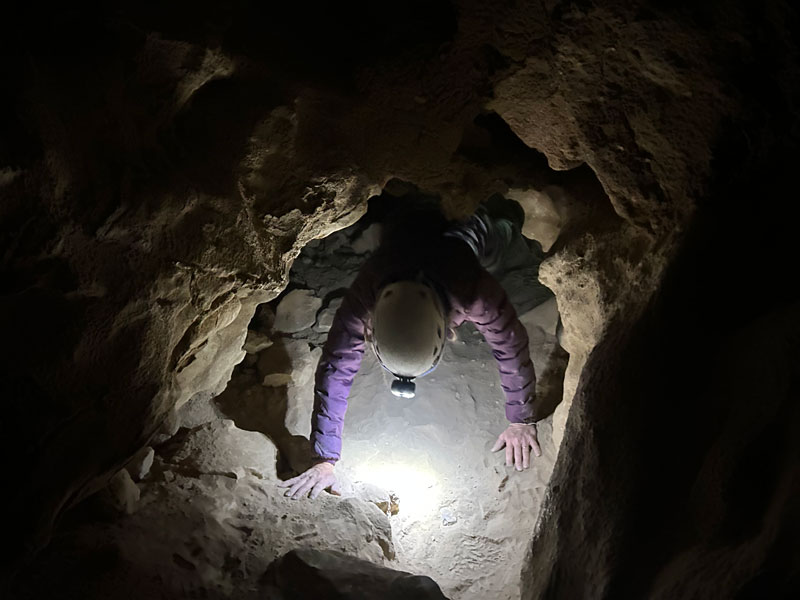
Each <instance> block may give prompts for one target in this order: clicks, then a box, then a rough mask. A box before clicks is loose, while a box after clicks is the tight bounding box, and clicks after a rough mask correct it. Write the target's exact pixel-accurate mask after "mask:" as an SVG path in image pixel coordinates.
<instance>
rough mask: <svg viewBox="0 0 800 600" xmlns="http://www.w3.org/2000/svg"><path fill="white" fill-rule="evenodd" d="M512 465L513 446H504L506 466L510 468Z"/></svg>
mask: <svg viewBox="0 0 800 600" xmlns="http://www.w3.org/2000/svg"><path fill="white" fill-rule="evenodd" d="M513 464H514V444H509V443H507V444H506V466H507V467H510V466H511V465H513Z"/></svg>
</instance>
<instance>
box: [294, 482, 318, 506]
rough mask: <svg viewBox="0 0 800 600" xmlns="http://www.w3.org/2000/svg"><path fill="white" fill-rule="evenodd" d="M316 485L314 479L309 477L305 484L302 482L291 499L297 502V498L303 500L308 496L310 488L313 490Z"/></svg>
mask: <svg viewBox="0 0 800 600" xmlns="http://www.w3.org/2000/svg"><path fill="white" fill-rule="evenodd" d="M316 483H317V478H316V477H309V478H308V479H306V480H305V482H303V485H301V486H300V487H299V488H298V489H297V491H296V492H295V493H294V494H292V499H293V500H297V499H298V498H304V497H305V496H308V492H310V491H311V488H313V487H314V485H315V484H316Z"/></svg>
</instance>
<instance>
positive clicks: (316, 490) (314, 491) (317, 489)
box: [311, 479, 325, 500]
mask: <svg viewBox="0 0 800 600" xmlns="http://www.w3.org/2000/svg"><path fill="white" fill-rule="evenodd" d="M324 489H325V480H324V479H320V480H319V481H317V483H315V484H314V487H313V488H311V499H312V500H314V499H315V498H316V497H317V496H319V495H320V494H321V493H322V490H324Z"/></svg>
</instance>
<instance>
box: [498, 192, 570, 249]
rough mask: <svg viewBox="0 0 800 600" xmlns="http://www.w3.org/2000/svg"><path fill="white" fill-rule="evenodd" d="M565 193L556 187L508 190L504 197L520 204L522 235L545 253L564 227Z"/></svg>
mask: <svg viewBox="0 0 800 600" xmlns="http://www.w3.org/2000/svg"><path fill="white" fill-rule="evenodd" d="M565 194H566V192H565V191H564V190H563V189H562V188H560V187H558V186H548V187H546V188H544V189H543V190H535V189H532V188H530V189H519V188H512V189H510V190H509V191H508V192H507V194H506V196H507V197H508V198H511V199H512V200H516V201H517V202H519V203H520V205H521V206H522V208H523V210H524V211H525V223H524V224H523V226H522V235H524V236H525V237H527V238H530V239H534V240H537V241H538V242H539V243H540V244H541V245H542V250H544V251H545V252H547V251H548V250H550V248H551V247H552V246H553V244H554V243H555V241H556V239H558V236H559V234H560V233H561V229H562V228H563V226H564V222H563V217H562V213H563V210H564V209H563V208H562V209H561V210H559V208H560V206H564V205H565V204H566V202H565V200H564V196H565Z"/></svg>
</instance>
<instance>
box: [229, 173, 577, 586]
mask: <svg viewBox="0 0 800 600" xmlns="http://www.w3.org/2000/svg"><path fill="white" fill-rule="evenodd" d="M423 197H424V195H422V194H421V193H420V191H419V190H418V189H417V188H416V186H414V185H412V184H409V183H407V182H403V181H399V180H392V181H390V182H389V183H388V184H387V186H386V188H385V190H384V192H383V193H382V194H381V195H380V196H376V197H373V198H372V199H371V200H370V202H369V208H368V210H367V212H366V214H365V215H364V217H362V218H361V219H360V220H359V221H358V222H357V223H356V224H354V225H352V226H350V227H348V228H345V229H343V230H340V231H337V232H335V233H333V234H331V235H329V236H327V237H325V238H323V239H320V240H315V241H312V242H310V243H309V244H307V245H306V246H305V247H304V248H303V250H302V252H301V253H300V255H299V257H298V258H297V259H296V260H295V262H294V264H293V266H292V270H291V272H290V277H289V283H288V285H287V287H286V289H285V290H284V291H283V292H282V293H281V294H280V295H279V296H278V297H277V298H275V299H274V300H273V301H271V302H269V303H267V304H264V305H262V306H260V307H259V310H258V311H257V314H256V316H255V317H254V319H253V322H252V323H251V327H250V333H249V338H248V340H249V341H248V344H250V347H249V350H250V352H249V354H248V355H247V357H246V358H245V360H244V361H243V363H242V364H241V365H240V366H239V367H238V368H237V370H236V371H235V372H234V375H233V378H232V380H231V382H230V384H229V385H228V388H227V389H226V391H225V392H224V393H223V394H222V395H221V396H219V397H218V398H217V399H215V400H214V404H215V405H216V408H217V409H218V410H219V411H220V412H221V413H222V414H223V415H224V416H225V417H227V418H230V419H232V420H233V422H234V423H235V424H236V426H237V427H240V428H242V429H246V430H253V431H260V432H261V433H264V434H266V435H267V436H269V437H270V439H271V440H272V441H273V442H274V443H275V445H276V447H277V450H278V458H277V460H278V472H279V473H280V474H281V475H282V476H283V477H284V478H286V477H290V476H293V475H296V474H298V473H301V472H303V471H304V470H305V468H306V467H307V466H308V462H307V461H308V457H307V455H306V453H307V451H308V450H307V449H306V444H307V442H306V440H307V439H308V438H309V436H310V434H311V427H312V407H313V396H314V377H313V371H314V369H315V368H316V365H317V363H318V362H319V359H320V355H321V352H322V347H323V345H324V343H325V340H326V337H327V333H328V331H329V330H330V327H331V324H332V322H333V318H334V313H335V311H336V310H337V309H338V308H339V306H340V305H341V302H342V298H343V296H344V294H345V293H346V291H347V289H348V287H349V286H350V285H351V284H352V282H353V280H354V279H355V277H356V275H357V274H358V271H359V269H360V268H361V266H362V265H363V264H364V263H365V262H366V261H367V259H368V258H369V257H370V256H371V255H372V254H373V253H374V252H375V251H376V250H377V248H378V245H379V244H380V242H381V238H382V235H381V233H382V232H381V230H382V229H383V228H385V227H386V226H387V220H391V219H393V218H394V219H397V218H400V219H403V218H404V216H406V215H408V214H415V213H414V212H413V210H414V209H410V208H408V206H409V205H410V204H412V203H413V202H414V201H419V199H420V198H423ZM425 200H426V201H427V204H428V206H431V205H432V206H434V207H436V206H438V199H437V198H433V197H428V198H426V199H425ZM492 200H494V201H495V202H505V204H506V205H507V206H508V205H510V206H511V207H516V208H517V209H518V210H519V211H520V212H521V207H520V206H519V204H518V203H516V202H515V201H508V200H504V199H502V198H499V197H495V198H493V199H492ZM397 207H404V208H401V209H400V210H399V211H398V209H397ZM398 212H399V213H400V214H399V215H398ZM416 214H422V215H423V218H424V214H425V213H416ZM417 225H418V226H420V227H422V228H424V227H425V224H424V223H419V222H417ZM513 242H514V245H513V246H512V247H510V248H509V252H508V254H507V256H506V258H505V260H504V261H503V264H502V265H501V266H500V267H499V268H498V269H497V270H496V272H495V277H496V278H497V279H498V281H499V282H500V283H501V285H502V286H503V287H504V289H505V291H506V293H507V294H508V296H509V298H510V300H511V303H512V305H513V306H514V308H515V310H516V312H517V314H518V316H519V319H520V321H521V322H522V323H523V325H524V327H525V329H526V332H527V334H528V338H529V340H530V354H531V357H532V359H533V363H534V365H535V370H536V374H537V380H538V383H537V400H538V402H540V403H541V404H542V405H546V406H547V408H546V409H545V410H546V414H547V415H548V416H549V415H551V414H552V412H553V410H554V409H555V406H556V405H557V404H558V402H560V400H561V396H562V389H563V376H564V371H565V368H566V363H567V356H568V355H567V353H566V352H565V351H564V350H563V349H562V348H561V346H560V345H559V343H558V340H557V337H556V336H557V328H558V322H559V316H558V306H557V302H556V299H555V297H554V295H553V294H552V292H550V291H549V290H548V289H547V288H545V287H544V286H542V285H540V284H538V280H537V276H538V269H539V264H540V262H541V260H542V259H543V258H544V256H545V255H544V253H543V252H542V250H541V244H539V242H537V241H535V240H528V239H527V238H524V237H523V236H521V235H520V234H519V233H517V235H516V237H515V238H514V240H513ZM452 337H453V339H452V340H451V342H450V343H449V344H447V346H446V350H445V354H444V357H443V359H442V361H441V363H440V364H439V365H438V366H437V367H436V369H435V370H434V371H433V372H432V373H431V374H430V375H428V376H425V377H422V378H419V379H418V380H417V394H416V396H415V397H414V398H411V399H404V398H397V397H394V396H392V394H391V393H390V389H389V388H390V383H391V379H392V376H391V375H390V374H389V373H388V372H387V371H386V369H384V368H381V366H380V363H379V362H378V360H377V358H376V356H375V354H374V352H372V351H371V350H370V349H368V350H367V351H366V352H364V358H363V360H362V361H361V365H360V368H359V371H358V374H357V376H356V377H355V380H354V383H353V387H352V388H351V390H350V394H349V397H348V402H347V412H346V416H345V421H344V430H343V434H342V443H343V446H342V460H340V461H339V462H338V463H337V465H336V473H337V478H338V480H339V483H340V484H341V486H342V490H341V493H342V494H343V495H344V497H355V498H358V499H361V500H364V501H367V502H370V503H372V504H374V505H375V506H377V507H379V508H380V509H381V511H382V512H383V513H384V514H385V515H386V516H387V518H388V523H389V525H390V526H391V540H392V543H393V550H392V551H391V552H390V553H388V554H385V557H386V558H391V565H392V566H393V567H394V568H399V569H401V570H405V571H409V572H413V573H418V574H422V575H427V576H430V577H431V578H433V579H434V580H435V581H436V582H438V583H439V585H441V586H442V588H443V590H444V592H445V594H447V595H448V597H451V598H460V597H480V596H481V595H482V594H487V593H488V594H492V595H493V594H500V596H501V597H505V596H512V597H513V596H514V595H515V593H516V594H518V593H519V591H518V590H516V589H515V588H516V587H517V586H518V585H519V582H518V579H519V577H518V574H519V572H520V569H521V567H522V560H523V558H524V556H525V547H526V545H527V544H528V543H529V541H530V539H529V538H530V532H531V531H532V530H533V527H534V524H535V521H536V519H537V517H538V512H539V507H540V505H541V503H542V500H543V496H544V491H545V489H546V486H547V482H548V479H549V477H550V473H551V471H552V468H553V462H554V460H555V457H556V454H557V452H556V448H555V447H554V445H553V441H552V430H551V425H550V422H549V420H548V419H544V420H542V421H541V422H540V424H539V425H538V430H539V442H540V444H541V446H542V448H543V454H542V456H541V457H538V458H533V457H532V458H531V462H532V467H531V468H530V469H529V470H525V471H522V472H517V471H515V470H514V468H513V467H507V466H506V465H505V453H504V452H499V453H495V454H492V453H491V452H490V449H491V446H492V445H493V443H494V442H495V440H496V439H497V437H498V435H499V434H500V433H502V432H503V430H504V429H505V428H506V426H507V425H508V422H507V420H506V415H505V411H504V402H505V397H504V394H503V390H502V389H501V384H500V378H499V375H498V370H497V365H496V362H495V359H494V357H493V356H492V352H491V348H490V347H489V346H488V345H487V344H486V342H485V341H484V340H483V338H482V336H481V334H480V332H479V331H478V330H477V329H476V328H475V327H474V326H473V325H472V324H471V323H465V324H463V325H461V326H460V327H459V328H457V329H456V330H455V331H454V335H453V336H452ZM267 343H269V346H268V347H266V348H262V346H263V345H264V344H267ZM253 390H256V391H255V393H254V391H253ZM295 502H302V503H306V504H308V506H307V508H308V509H309V510H311V511H315V510H319V511H322V510H323V508H322V507H321V506H318V505H316V504H315V501H313V500H309V499H308V498H302V499H300V500H296V501H295ZM319 517H320V518H325V515H324V513H322V512H320V513H319ZM490 565H491V568H489V566H490Z"/></svg>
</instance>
